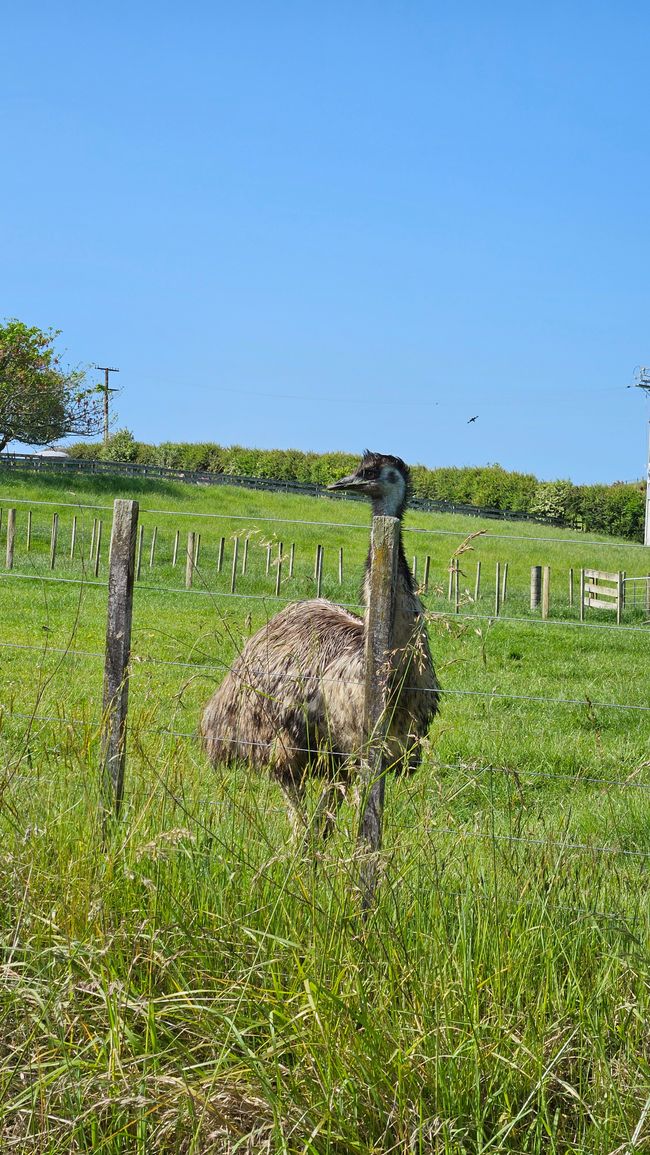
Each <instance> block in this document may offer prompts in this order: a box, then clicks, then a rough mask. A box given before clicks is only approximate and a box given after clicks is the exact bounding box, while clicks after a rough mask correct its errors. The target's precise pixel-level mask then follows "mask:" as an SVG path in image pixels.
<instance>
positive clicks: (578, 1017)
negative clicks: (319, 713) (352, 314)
mask: <svg viewBox="0 0 650 1155" xmlns="http://www.w3.org/2000/svg"><path fill="white" fill-rule="evenodd" d="M115 496H133V497H137V498H138V499H139V501H140V505H141V524H142V525H144V527H145V536H144V546H143V555H142V559H141V573H140V578H139V580H138V582H137V588H136V593H135V603H134V623H133V645H132V677H131V691H130V711H129V747H128V762H127V771H126V790H125V805H124V808H123V813H122V816H121V820H120V823H119V825H118V827H117V828H116V830H115V832H114V834H113V837H112V839H111V841H110V843H109V844H108V845H107V846H105V847H104V846H102V844H101V838H100V831H99V822H98V785H99V774H98V767H99V732H100V725H101V701H102V670H103V649H104V638H105V628H106V627H105V612H106V586H105V582H106V561H105V557H104V560H103V561H102V559H101V557H100V566H99V570H98V575H97V577H95V576H94V572H93V565H92V562H91V559H90V557H89V554H90V538H91V532H92V522H93V518H95V519H96V518H99V517H101V518H102V519H103V521H104V527H103V531H104V548H105V547H106V545H107V542H108V532H109V527H110V507H111V505H112V499H113V497H115ZM39 503H47V504H39ZM51 503H54V504H51ZM0 505H1V506H2V508H3V510H5V511H6V510H7V509H8V508H10V507H15V508H16V510H17V535H16V547H15V556H14V568H13V569H12V570H11V572H8V571H6V569H5V568H4V564H3V563H4V556H3V555H0V620H1V622H2V630H1V631H0V643H1V645H0V664H1V670H2V675H1V680H0V703H1V706H0V752H1V763H0V766H1V768H0V859H1V862H2V870H1V873H0V910H1V912H2V913H1V915H0V918H1V922H0V936H1V938H0V941H1V942H2V972H1V975H2V977H1V988H0V989H1V992H2V993H1V996H0V997H1V1000H2V1002H1V1008H0V1016H1V1019H0V1021H1V1022H2V1029H1V1030H0V1136H1V1143H0V1146H1V1147H2V1150H7V1151H19V1152H34V1153H35V1155H36V1153H38V1155H42V1153H43V1155H62V1153H63V1152H70V1151H80V1152H81V1151H88V1152H90V1151H92V1152H102V1153H106V1155H116V1153H118V1152H120V1153H122V1152H124V1153H126V1152H138V1153H143V1155H144V1153H153V1155H158V1153H159V1152H172V1151H174V1152H183V1153H185V1152H187V1153H190V1152H193V1153H196V1155H199V1153H200V1155H204V1153H208V1152H235V1151H240V1152H269V1153H274V1152H287V1153H291V1155H293V1153H298V1152H304V1153H305V1155H325V1153H328V1155H330V1153H331V1155H355V1153H359V1155H361V1153H370V1152H376V1153H377V1155H379V1153H384V1152H386V1153H388V1152H396V1153H400V1155H402V1153H403V1155H407V1153H408V1155H410V1153H411V1152H417V1153H429V1152H441V1153H442V1152H445V1153H450V1155H451V1153H453V1155H461V1153H465V1152H468V1153H471V1155H479V1153H484V1152H485V1153H487V1152H492V1153H494V1155H496V1153H499V1152H513V1153H514V1152H526V1153H528V1152H530V1153H533V1152H536V1153H542V1152H544V1153H547V1152H558V1153H560V1152H562V1153H564V1152H567V1153H568V1152H571V1153H575V1155H577V1153H578V1152H579V1153H581V1155H582V1153H584V1155H587V1153H589V1155H610V1153H613V1152H614V1151H619V1152H620V1153H621V1155H622V1153H623V1152H628V1151H629V1152H630V1155H632V1153H633V1152H636V1151H638V1152H640V1151H643V1150H646V1149H648V1148H649V1144H650V1126H649V1125H648V1114H649V1112H650V1078H649V1069H648V1068H649V1061H650V1056H649V1053H648V1039H647V1021H648V1016H649V1013H650V959H649V956H648V932H649V930H650V908H649V903H648V896H647V891H646V885H647V872H648V865H649V861H650V795H649V790H650V755H649V753H648V751H649V746H650V743H649V738H650V693H649V685H648V642H649V638H650V632H649V631H650V625H649V623H648V615H647V611H646V609H645V604H644V602H643V599H642V598H641V599H639V601H638V604H637V605H628V608H627V609H626V611H625V614H624V619H623V624H622V625H621V626H616V625H615V623H614V619H613V616H612V615H611V614H608V613H607V612H606V611H593V612H590V613H589V615H588V619H587V621H586V622H585V623H584V624H583V625H581V624H580V623H579V621H578V609H577V605H576V604H574V605H573V606H570V605H569V601H568V573H569V568H570V567H573V568H574V569H575V570H576V571H577V569H579V567H581V566H586V567H594V568H603V569H607V570H618V569H623V570H625V571H626V573H627V574H628V576H632V577H640V576H641V575H643V574H647V573H648V561H647V558H646V554H647V551H644V550H643V549H642V548H639V547H635V546H632V545H629V544H627V543H620V542H613V541H611V542H603V543H602V544H600V545H595V544H592V543H590V542H589V541H582V540H580V539H579V537H578V535H576V534H574V533H571V532H567V531H562V530H555V529H550V528H545V527H539V526H537V525H529V524H526V525H522V524H521V523H517V524H509V523H494V522H483V521H478V520H476V519H471V520H469V519H463V518H461V517H449V516H446V515H440V514H435V515H434V514H416V513H411V514H408V515H407V518H406V526H405V535H404V536H405V548H406V553H407V556H408V557H409V559H410V560H411V559H412V558H413V556H417V557H418V575H421V573H422V567H423V564H424V558H425V557H426V556H427V555H428V556H429V557H430V576H429V589H428V592H427V594H426V596H425V598H424V600H425V603H426V605H427V608H428V609H429V610H430V612H431V619H430V624H429V633H430V640H431V648H432V652H433V655H434V660H435V663H436V667H437V670H438V673H439V677H440V680H441V682H442V685H443V688H444V690H445V696H444V701H443V710H442V713H441V715H440V718H439V719H437V720H436V723H435V724H434V726H433V727H432V730H431V733H430V736H429V740H428V748H427V752H426V758H425V764H424V766H423V767H422V769H421V770H420V772H419V773H418V774H417V775H416V776H414V777H413V778H408V779H401V780H395V781H391V782H390V783H389V786H388V790H387V807H386V825H385V847H384V853H383V860H382V878H381V885H380V892H379V901H378V905H377V908H376V910H375V911H374V912H373V915H372V917H371V919H370V920H369V921H368V923H367V924H365V925H364V924H362V923H361V922H360V920H359V914H358V896H357V894H356V891H355V887H354V877H355V862H354V842H355V822H356V813H355V808H354V799H351V800H350V803H349V804H348V805H346V806H345V807H344V808H343V812H342V816H341V824H340V829H339V831H338V833H337V835H336V836H335V838H334V839H333V841H332V843H331V845H329V846H328V847H327V849H326V851H325V853H324V855H323V856H322V859H321V860H319V861H318V862H317V863H316V864H314V863H311V862H308V861H305V860H304V859H303V858H301V856H300V854H299V853H298V850H297V848H296V847H295V846H294V844H293V843H292V841H291V838H290V826H289V823H288V820H287V817H286V813H285V809H284V806H283V801H282V796H281V792H280V791H279V789H278V788H277V787H276V786H274V785H273V784H271V783H269V782H268V781H266V780H265V779H260V778H258V777H255V778H252V779H251V778H249V777H248V776H247V774H246V772H245V770H243V769H241V768H240V769H237V770H232V771H228V772H227V773H225V772H224V773H221V774H217V773H216V772H215V771H213V770H212V769H210V768H209V767H208V765H207V763H206V761H205V759H204V757H203V756H202V754H201V751H200V749H199V747H198V744H197V741H196V737H195V733H196V726H197V720H198V715H199V711H200V707H201V705H202V703H203V702H205V700H206V699H207V698H208V696H209V694H210V693H211V691H212V689H213V687H214V685H215V684H217V682H218V681H219V679H220V677H221V674H222V671H223V668H224V667H225V666H227V664H228V663H229V662H230V660H231V659H232V656H233V654H234V653H235V652H236V651H237V649H238V648H239V647H240V646H241V644H242V641H243V640H244V639H245V638H246V637H247V636H248V635H249V634H250V632H251V631H252V630H254V629H255V628H256V627H257V626H258V625H259V624H261V622H263V621H264V620H265V619H266V618H267V617H268V616H269V615H270V614H272V613H273V612H274V611H275V610H276V609H277V608H278V606H279V605H280V604H281V603H280V602H279V601H278V600H277V599H276V598H275V596H274V590H275V573H274V571H273V569H271V572H270V573H268V574H267V572H266V564H267V551H268V546H269V544H270V545H271V556H272V565H275V564H276V559H277V547H278V543H279V542H280V541H282V543H283V548H284V554H285V563H284V566H283V573H282V582H281V596H282V598H288V599H291V600H293V599H295V598H305V597H310V596H313V594H314V554H315V550H316V546H317V545H319V544H321V545H323V548H324V559H325V560H324V570H323V586H322V591H323V594H324V596H327V597H330V598H332V599H333V600H337V601H342V602H345V603H346V604H349V605H352V606H354V605H355V604H356V603H357V601H358V589H359V584H360V580H361V575H362V569H363V562H364V558H365V554H366V551H367V544H368V523H369V511H368V507H367V506H366V505H365V504H363V503H356V502H350V501H334V500H330V499H324V498H323V499H305V498H300V497H297V496H290V495H287V496H279V495H272V494H264V493H259V492H255V491H247V490H234V489H226V488H223V489H222V488H219V489H198V488H197V489H195V488H190V487H183V486H181V485H179V484H164V483H146V484H145V483H140V484H139V485H138V484H136V483H133V482H120V481H118V480H117V479H115V480H111V479H101V480H100V479H82V478H75V480H74V489H73V490H70V489H66V488H65V487H64V483H63V482H62V481H61V480H60V479H56V478H47V479H45V480H44V481H38V480H35V479H34V478H33V477H31V476H29V477H27V476H22V477H21V476H20V475H19V474H13V475H10V476H6V477H4V478H3V477H2V475H0ZM91 506H92V507H95V508H89V507H91ZM28 509H31V510H32V530H31V541H30V549H29V552H28V551H27V549H26V537H25V532H26V513H27V510H28ZM162 511H164V512H162ZM54 512H57V513H58V515H59V542H58V554H57V559H56V565H55V568H54V570H52V569H51V566H50V546H49V543H50V527H51V519H52V515H53V513H54ZM73 516H76V517H77V532H78V539H77V549H76V553H75V556H74V557H73V558H70V556H69V553H70V549H69V547H70V534H71V525H72V517H73ZM5 522H6V518H5ZM5 522H3V530H2V537H1V538H0V549H4V533H5ZM154 526H155V527H156V529H157V536H156V551H155V559H154V565H153V566H151V565H150V564H149V563H150V554H149V548H150V542H151V537H152V533H153V528H154ZM177 530H179V531H180V540H181V542H182V543H184V541H185V537H186V534H187V531H188V530H193V531H196V532H200V533H201V551H200V556H199V559H198V563H197V567H196V571H195V574H194V583H193V588H192V589H191V590H186V589H185V588H184V580H183V579H184V564H181V561H178V562H177V565H176V566H173V565H172V563H171V559H172V552H173V542H174V536H175V533H176V531H177ZM477 531H483V532H482V535H481V536H478V537H474V538H473V539H472V540H469V541H468V540H467V539H468V538H469V537H470V535H472V534H475V533H477ZM235 535H237V536H238V538H239V549H240V553H239V562H240V563H241V558H242V550H243V542H244V540H245V539H246V538H248V541H249V546H248V557H247V572H246V574H241V572H240V571H239V572H238V574H237V585H236V593H235V594H234V595H232V594H231V593H230V588H231V562H232V551H233V544H234V540H233V539H234V536H235ZM222 537H225V539H226V547H225V555H224V563H223V567H222V571H221V573H220V574H218V573H217V557H218V550H219V543H220V540H221V538H222ZM567 539H569V540H567ZM463 542H465V543H466V545H467V547H469V548H466V549H465V550H464V551H463V552H461V553H460V554H459V565H460V568H461V571H462V576H461V598H460V606H459V612H458V613H454V612H453V611H454V607H453V605H451V604H450V602H449V600H448V566H449V559H450V558H451V557H452V555H453V554H454V552H455V551H457V550H458V548H459V547H461V546H462V544H463ZM292 543H294V544H295V566H294V574H293V576H292V577H291V578H290V577H289V576H288V573H287V572H286V555H287V553H288V549H289V547H290V545H291V544H292ZM341 547H343V549H344V565H343V575H342V578H343V580H342V581H340V580H339V572H338V551H339V549H340V548H341ZM184 548H185V547H184V544H183V549H184ZM181 556H182V554H181ZM477 561H480V562H481V572H482V592H481V598H480V600H479V601H478V602H474V601H473V593H474V581H475V567H476V562H477ZM497 561H499V562H501V563H504V562H507V563H508V594H507V600H506V602H505V604H504V605H503V606H502V608H501V615H500V616H499V617H495V616H494V613H493V605H494V582H495V567H496V562H497ZM533 564H545V565H550V566H551V575H552V577H551V582H552V586H551V589H552V596H551V618H550V620H549V621H547V622H542V621H541V620H540V618H539V614H538V613H531V611H530V609H529V600H528V599H529V580H530V567H531V565H533Z"/></svg>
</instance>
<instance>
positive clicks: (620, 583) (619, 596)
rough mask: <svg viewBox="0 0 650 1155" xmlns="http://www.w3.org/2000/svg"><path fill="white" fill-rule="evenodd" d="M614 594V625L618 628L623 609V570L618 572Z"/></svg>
mask: <svg viewBox="0 0 650 1155" xmlns="http://www.w3.org/2000/svg"><path fill="white" fill-rule="evenodd" d="M616 594H617V598H616V625H617V626H620V624H621V617H622V615H623V609H624V607H625V570H619V571H618V577H617V579H616Z"/></svg>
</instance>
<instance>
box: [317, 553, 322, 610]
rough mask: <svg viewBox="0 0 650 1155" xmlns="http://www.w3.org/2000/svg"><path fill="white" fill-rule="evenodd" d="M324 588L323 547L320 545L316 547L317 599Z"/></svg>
mask: <svg viewBox="0 0 650 1155" xmlns="http://www.w3.org/2000/svg"><path fill="white" fill-rule="evenodd" d="M322 587H323V547H322V545H319V546H317V547H316V597H317V598H319V597H320V595H321V589H322Z"/></svg>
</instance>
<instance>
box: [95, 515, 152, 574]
mask: <svg viewBox="0 0 650 1155" xmlns="http://www.w3.org/2000/svg"><path fill="white" fill-rule="evenodd" d="M94 532H95V527H94V526H93V534H94ZM143 548H144V526H143V525H141V526H140V528H139V529H138V556H137V558H136V562H135V576H136V579H139V578H140V569H141V567H142V550H143Z"/></svg>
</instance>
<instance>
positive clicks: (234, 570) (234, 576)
mask: <svg viewBox="0 0 650 1155" xmlns="http://www.w3.org/2000/svg"><path fill="white" fill-rule="evenodd" d="M238 551H239V538H238V537H236V538H235V542H234V545H233V551H232V573H231V575H230V592H231V594H234V592H235V587H236V585H237V554H238Z"/></svg>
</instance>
